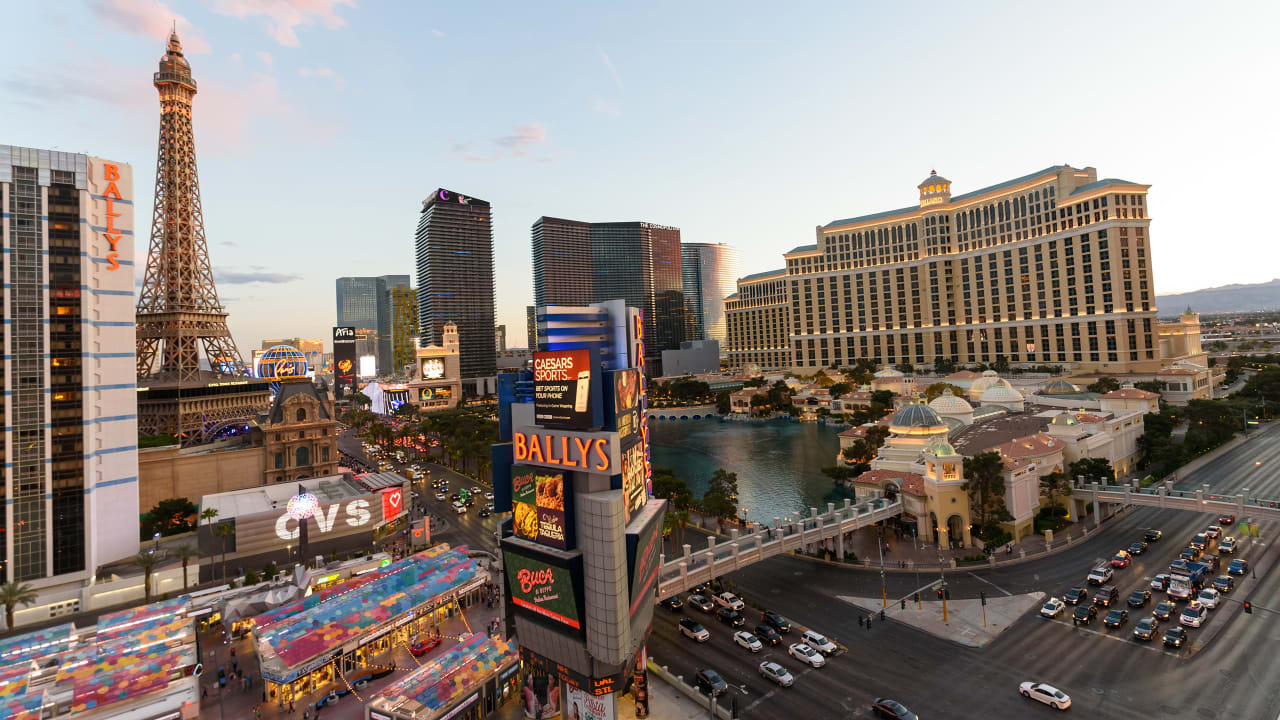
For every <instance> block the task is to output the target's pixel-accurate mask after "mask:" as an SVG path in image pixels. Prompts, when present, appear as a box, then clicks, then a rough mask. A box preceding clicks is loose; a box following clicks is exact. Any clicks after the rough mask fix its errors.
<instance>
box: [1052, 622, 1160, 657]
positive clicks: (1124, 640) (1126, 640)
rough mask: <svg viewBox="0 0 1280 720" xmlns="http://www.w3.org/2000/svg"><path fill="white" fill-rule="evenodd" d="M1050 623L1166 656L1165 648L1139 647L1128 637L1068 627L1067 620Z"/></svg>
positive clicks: (1084, 628)
mask: <svg viewBox="0 0 1280 720" xmlns="http://www.w3.org/2000/svg"><path fill="white" fill-rule="evenodd" d="M1050 622H1052V623H1054V624H1056V625H1064V626H1066V627H1069V628H1071V629H1072V630H1079V631H1080V632H1085V633H1089V634H1090V635H1097V636H1098V637H1103V638H1106V639H1108V640H1115V641H1116V642H1122V643H1124V644H1126V645H1130V646H1132V647H1136V648H1139V649H1142V650H1148V651H1150V652H1153V653H1160V654H1162V655H1163V654H1166V653H1165V652H1164V649H1163V646H1161V647H1155V646H1153V645H1139V644H1138V643H1136V642H1133V641H1132V640H1130V639H1129V638H1127V637H1124V638H1122V637H1116V636H1115V635H1112V634H1110V633H1104V632H1102V631H1100V630H1092V629H1090V628H1087V627H1080V626H1079V625H1067V623H1066V621H1065V620H1057V619H1054V620H1050Z"/></svg>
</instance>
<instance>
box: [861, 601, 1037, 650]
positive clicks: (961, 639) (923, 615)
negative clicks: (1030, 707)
mask: <svg viewBox="0 0 1280 720" xmlns="http://www.w3.org/2000/svg"><path fill="white" fill-rule="evenodd" d="M837 598H838V599H839V600H841V601H843V602H846V603H848V604H850V605H853V606H854V607H857V608H861V609H862V610H863V611H864V614H865V615H874V616H875V619H874V620H873V621H872V625H873V629H874V625H875V624H876V623H878V622H880V610H881V609H882V604H883V601H882V600H881V598H876V597H853V596H846V595H838V596H837ZM1044 598H1045V593H1042V592H1033V593H1028V594H1026V595H1010V596H1008V597H1004V596H1000V595H996V594H994V593H993V594H992V596H991V597H989V598H987V605H986V607H985V611H986V613H985V615H984V614H983V610H984V608H983V605H982V601H981V600H948V601H947V620H946V621H943V619H942V602H941V601H938V600H930V601H926V602H922V603H920V607H919V609H917V606H916V603H913V602H910V601H908V602H907V609H906V610H903V609H902V606H901V605H899V604H890V605H889V607H888V608H883V609H884V612H885V616H886V618H887V619H886V620H885V622H900V623H903V624H906V625H910V626H912V627H914V628H917V629H920V630H923V631H925V632H927V633H929V634H930V635H933V636H935V637H940V638H942V639H943V640H950V641H952V642H956V643H959V644H961V645H967V646H969V647H975V648H981V647H982V646H983V645H986V644H987V643H989V642H991V641H992V640H995V639H996V637H997V636H998V635H999V634H1000V633H1002V632H1004V631H1005V630H1008V629H1009V628H1011V627H1013V625H1014V623H1016V622H1017V621H1018V619H1019V618H1021V617H1022V616H1023V615H1025V614H1026V612H1027V611H1028V610H1030V609H1031V608H1033V607H1039V606H1040V605H1041V604H1043V603H1044ZM866 632H871V631H870V630H868V631H866Z"/></svg>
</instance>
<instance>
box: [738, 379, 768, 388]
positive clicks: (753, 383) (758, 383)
mask: <svg viewBox="0 0 1280 720" xmlns="http://www.w3.org/2000/svg"><path fill="white" fill-rule="evenodd" d="M764 382H765V381H764V377H763V376H760V377H753V378H751V379H750V380H748V381H746V382H744V383H742V387H744V388H755V387H764Z"/></svg>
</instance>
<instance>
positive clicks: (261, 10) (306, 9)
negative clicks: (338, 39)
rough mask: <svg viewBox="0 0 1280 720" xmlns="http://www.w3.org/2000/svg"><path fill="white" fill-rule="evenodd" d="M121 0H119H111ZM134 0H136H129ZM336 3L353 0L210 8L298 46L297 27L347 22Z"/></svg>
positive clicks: (247, 2)
mask: <svg viewBox="0 0 1280 720" xmlns="http://www.w3.org/2000/svg"><path fill="white" fill-rule="evenodd" d="M114 1H117V2H118V1H120V0H114ZM129 1H131V2H132V1H135V0H129ZM339 6H346V7H350V8H354V7H355V6H356V3H355V0H213V4H212V8H213V11H214V12H216V13H218V14H219V15H226V16H228V17H233V18H236V19H237V20H248V19H252V20H256V21H259V22H261V23H263V24H265V25H266V29H267V34H268V35H270V36H271V37H272V39H274V40H275V41H276V42H277V43H279V44H281V45H284V46H285V47H299V46H301V45H302V43H301V42H300V41H299V40H298V34H297V32H296V31H297V29H298V28H300V27H306V26H310V25H315V24H316V23H320V24H321V25H323V26H324V27H326V28H328V29H329V30H337V29H339V28H341V27H343V26H345V25H346V24H347V21H346V20H345V19H343V18H342V16H340V15H338V12H337V11H338V9H339Z"/></svg>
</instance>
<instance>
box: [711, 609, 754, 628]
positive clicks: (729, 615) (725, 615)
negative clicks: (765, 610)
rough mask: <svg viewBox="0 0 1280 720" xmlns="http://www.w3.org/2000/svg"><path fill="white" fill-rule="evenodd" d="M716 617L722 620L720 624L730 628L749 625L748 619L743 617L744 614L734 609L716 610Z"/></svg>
mask: <svg viewBox="0 0 1280 720" xmlns="http://www.w3.org/2000/svg"><path fill="white" fill-rule="evenodd" d="M716 616H717V617H719V618H720V622H722V623H724V624H725V625H728V626H729V627H742V626H743V625H746V624H747V619H746V618H744V617H742V613H740V612H738V611H737V610H734V609H733V608H727V607H722V608H720V609H719V610H716Z"/></svg>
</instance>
